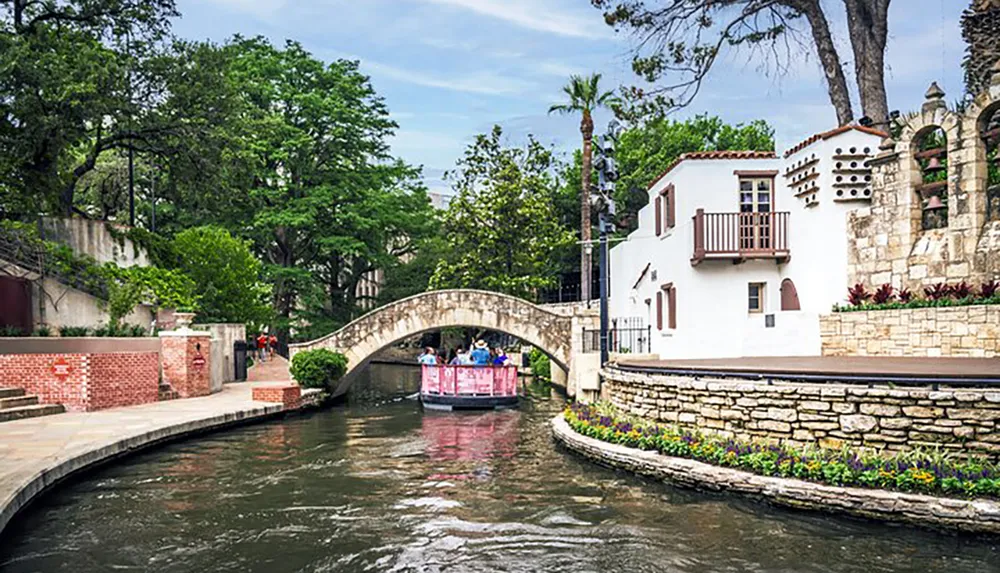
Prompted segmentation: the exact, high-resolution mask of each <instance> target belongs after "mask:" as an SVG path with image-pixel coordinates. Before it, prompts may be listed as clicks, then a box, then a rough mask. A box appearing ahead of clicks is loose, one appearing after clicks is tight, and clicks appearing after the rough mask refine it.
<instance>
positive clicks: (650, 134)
mask: <svg viewBox="0 0 1000 573" xmlns="http://www.w3.org/2000/svg"><path fill="white" fill-rule="evenodd" d="M730 149H731V150H748V151H773V150H774V129H773V128H772V127H771V126H770V125H768V124H767V123H766V122H765V121H763V120H755V121H752V122H750V123H745V124H744V123H738V124H735V125H733V124H727V123H725V122H724V121H722V119H720V118H718V117H715V116H708V115H699V116H696V117H694V118H692V119H687V120H685V121H676V120H670V119H667V118H664V117H658V118H654V119H651V120H650V121H648V122H646V123H644V124H642V125H640V126H638V127H634V128H632V129H628V130H626V131H624V132H623V133H622V135H621V138H620V140H619V142H618V146H617V147H616V150H615V153H616V155H615V157H616V159H617V161H618V170H619V172H620V173H621V178H620V179H619V180H618V183H617V185H616V188H615V202H616V203H617V204H618V216H619V226H620V227H622V228H624V229H626V230H628V231H631V230H634V229H635V227H636V224H637V220H636V214H637V213H638V211H639V209H641V208H642V207H643V206H645V205H646V203H648V202H649V196H648V195H647V193H646V189H647V188H648V187H649V185H650V184H651V183H652V182H653V181H655V180H656V178H657V177H659V175H660V174H661V173H662V172H663V170H664V169H665V168H666V167H667V166H668V165H670V164H671V163H672V162H673V161H674V160H675V159H677V158H678V157H680V155H681V154H683V153H690V152H694V151H716V150H719V151H721V150H730ZM562 176H563V181H564V183H563V185H564V191H563V192H562V194H563V195H565V194H566V193H568V192H569V191H568V190H571V189H575V188H576V186H577V181H579V177H580V160H579V156H578V155H577V156H575V157H574V163H573V164H571V165H569V166H567V167H566V169H564V171H563V172H562Z"/></svg>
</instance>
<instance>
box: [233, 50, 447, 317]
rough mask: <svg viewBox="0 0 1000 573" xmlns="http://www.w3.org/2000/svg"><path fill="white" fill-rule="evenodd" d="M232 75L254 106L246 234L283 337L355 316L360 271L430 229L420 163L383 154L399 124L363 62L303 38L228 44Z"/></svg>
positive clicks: (246, 134) (249, 118)
mask: <svg viewBox="0 0 1000 573" xmlns="http://www.w3.org/2000/svg"><path fill="white" fill-rule="evenodd" d="M226 50H227V51H228V52H229V53H230V54H231V56H232V64H231V70H230V79H231V81H232V82H233V83H234V85H235V87H236V89H237V90H238V91H239V93H240V94H241V97H242V98H243V100H244V101H246V102H247V103H248V104H249V105H248V107H247V109H246V110H245V112H244V113H245V122H246V125H245V126H244V127H243V129H242V130H241V132H240V134H239V139H240V144H239V146H238V148H239V149H240V150H241V151H240V153H241V154H242V155H241V157H240V160H241V161H244V162H246V165H247V166H248V168H247V169H246V170H245V172H244V173H243V174H242V176H243V177H245V178H246V179H245V185H246V191H245V194H246V196H247V200H248V205H249V207H250V210H251V212H252V213H253V215H252V218H251V223H250V225H249V227H248V228H245V229H244V231H243V232H245V233H246V234H247V236H248V238H250V239H251V240H252V241H253V244H254V249H255V251H256V252H257V253H258V255H259V256H261V258H262V259H263V260H264V262H265V271H266V273H267V276H268V277H269V279H270V280H271V281H272V282H273V283H274V291H273V293H274V294H273V306H274V309H275V312H276V314H277V316H278V320H279V331H280V332H281V336H287V331H288V329H289V328H290V327H291V326H292V325H293V322H294V323H297V328H298V329H299V330H300V331H301V332H303V333H304V334H305V335H308V336H313V335H319V334H323V333H324V332H329V330H331V329H333V328H335V327H336V326H339V325H340V324H343V323H344V322H346V321H347V320H350V318H351V316H352V315H353V314H354V312H355V309H356V304H355V303H356V301H355V300H354V296H355V295H354V293H355V287H356V286H357V283H358V281H359V280H360V278H361V276H362V275H364V274H365V273H367V272H369V271H371V270H373V269H376V268H380V266H383V265H386V264H389V261H390V260H391V259H393V258H394V257H397V256H401V255H404V254H406V253H408V252H409V251H410V249H411V243H410V241H411V240H413V239H414V238H415V237H419V236H421V235H423V234H425V233H429V232H432V229H433V227H432V220H433V215H432V214H431V207H430V203H429V201H428V200H427V196H426V191H425V190H424V188H423V187H422V185H421V184H420V182H419V180H418V177H419V171H418V170H416V169H413V168H411V167H409V166H407V165H405V164H403V163H401V162H399V161H394V160H392V158H391V157H390V156H389V154H388V144H387V138H388V137H389V136H390V135H391V134H392V132H393V130H394V129H395V127H396V125H395V124H394V123H393V122H392V121H391V120H390V119H389V117H388V110H387V109H386V107H385V104H384V102H383V101H382V99H381V98H380V97H379V96H378V95H377V94H376V93H375V91H374V90H373V89H372V87H371V85H370V83H369V81H368V78H367V77H366V76H365V75H363V74H362V73H360V71H359V70H358V63H357V62H352V61H346V60H338V61H335V62H333V63H330V64H324V63H323V62H320V61H319V60H317V59H315V58H314V57H312V56H311V55H310V54H309V53H308V52H306V51H305V50H304V49H303V48H302V46H300V45H299V44H297V43H295V42H287V43H286V45H285V46H284V48H283V49H279V48H276V47H274V46H272V45H271V44H269V43H268V42H267V41H266V40H264V39H261V38H254V39H244V38H240V37H237V38H235V39H234V40H233V41H232V42H230V43H229V44H227V46H226Z"/></svg>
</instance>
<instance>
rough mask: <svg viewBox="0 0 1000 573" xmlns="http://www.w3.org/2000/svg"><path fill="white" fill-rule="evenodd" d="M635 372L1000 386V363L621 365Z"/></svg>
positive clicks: (836, 359) (883, 360)
mask: <svg viewBox="0 0 1000 573" xmlns="http://www.w3.org/2000/svg"><path fill="white" fill-rule="evenodd" d="M618 366H620V367H622V368H625V369H633V370H650V371H662V372H671V371H673V372H678V373H680V372H687V373H698V372H700V373H704V374H712V373H718V374H719V375H723V376H726V375H730V376H739V377H753V378H770V377H773V378H783V377H786V378H821V377H827V378H829V379H831V381H832V380H841V379H857V380H859V381H864V380H870V381H896V380H898V381H901V382H906V381H911V382H919V381H921V380H928V381H939V382H940V383H942V384H946V383H947V381H948V380H954V381H969V382H971V381H982V382H992V383H997V384H1000V358H922V357H868V356H850V357H848V356H783V357H763V358H762V357H748V358H719V359H709V360H628V359H623V360H618Z"/></svg>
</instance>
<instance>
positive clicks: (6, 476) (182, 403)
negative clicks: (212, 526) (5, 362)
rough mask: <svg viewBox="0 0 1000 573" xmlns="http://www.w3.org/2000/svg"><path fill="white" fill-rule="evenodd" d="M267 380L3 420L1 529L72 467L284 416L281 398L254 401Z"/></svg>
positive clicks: (77, 468) (0, 442)
mask: <svg viewBox="0 0 1000 573" xmlns="http://www.w3.org/2000/svg"><path fill="white" fill-rule="evenodd" d="M268 384H269V382H261V383H244V384H227V385H226V386H225V387H224V388H223V390H222V392H219V393H217V394H213V395H211V396H206V397H203V398H189V399H186V400H171V401H168V402H156V403H153V404H144V405H142V406H133V407H128V408H114V409H110V410H102V411H99V412H87V413H83V412H80V413H67V414H57V415H53V416H45V417H40V418H31V419H26V420H18V421H13V422H5V423H3V424H0V534H2V533H3V529H4V528H5V527H6V526H7V524H8V523H9V522H10V520H11V518H12V517H13V516H14V515H15V514H16V513H17V512H18V511H19V510H20V509H21V508H22V507H24V506H25V505H27V504H28V503H29V502H30V501H31V500H32V499H34V498H35V497H37V496H38V495H39V494H40V493H42V492H44V491H45V490H46V489H47V488H49V487H51V486H52V485H53V484H55V483H58V482H59V481H60V480H62V479H65V478H66V477H68V476H70V475H72V474H73V473H75V472H78V471H80V470H83V469H85V468H88V467H91V466H94V465H96V464H99V463H101V462H104V461H107V460H110V459H114V458H115V457H118V456H121V455H124V454H128V453H132V452H135V451H137V450H139V449H141V448H144V447H148V446H150V445H154V444H157V443H159V442H162V441H164V440H169V439H171V438H177V437H181V436H185V435H188V434H192V433H196V432H201V431H207V430H212V429H217V428H222V427H225V426H229V425H232V424H235V423H239V422H248V421H253V420H261V419H264V418H268V417H271V416H274V415H277V414H280V413H281V412H282V411H283V410H284V407H283V406H282V405H281V404H276V403H266V402H254V401H253V399H252V388H253V387H254V386H266V385H268ZM270 384H273V381H272V382H270ZM315 392H317V390H303V396H306V395H309V394H311V393H315Z"/></svg>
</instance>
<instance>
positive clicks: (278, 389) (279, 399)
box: [253, 384, 302, 409]
mask: <svg viewBox="0 0 1000 573" xmlns="http://www.w3.org/2000/svg"><path fill="white" fill-rule="evenodd" d="M301 398H302V389H301V388H300V387H299V386H298V385H297V384H283V385H281V386H256V387H254V389H253V400H254V402H273V403H280V404H282V405H284V407H285V408H286V409H293V408H298V407H299V402H300V400H301Z"/></svg>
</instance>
